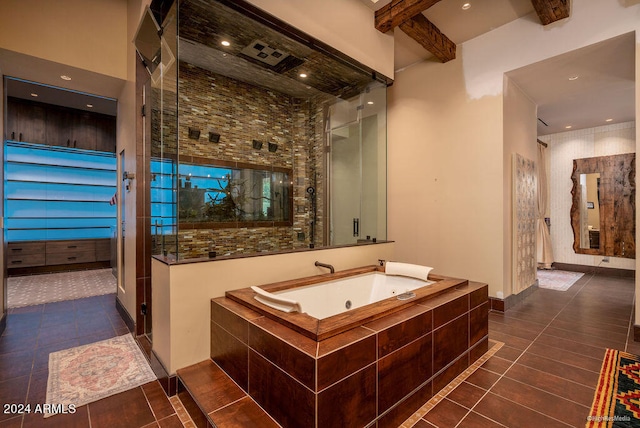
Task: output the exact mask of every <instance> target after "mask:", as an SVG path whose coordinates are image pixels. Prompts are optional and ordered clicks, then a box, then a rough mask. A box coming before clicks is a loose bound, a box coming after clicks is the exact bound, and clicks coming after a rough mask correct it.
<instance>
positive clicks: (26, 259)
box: [7, 252, 45, 269]
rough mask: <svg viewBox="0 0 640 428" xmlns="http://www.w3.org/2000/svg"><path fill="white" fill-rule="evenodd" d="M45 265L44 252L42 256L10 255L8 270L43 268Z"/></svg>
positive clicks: (8, 257)
mask: <svg viewBox="0 0 640 428" xmlns="http://www.w3.org/2000/svg"><path fill="white" fill-rule="evenodd" d="M44 264H45V257H44V252H41V253H40V254H18V255H13V254H9V255H8V256H7V268H9V269H11V268H17V267H31V266H43V265H44Z"/></svg>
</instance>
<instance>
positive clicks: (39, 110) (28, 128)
mask: <svg viewBox="0 0 640 428" xmlns="http://www.w3.org/2000/svg"><path fill="white" fill-rule="evenodd" d="M7 110H8V112H11V113H10V114H7V129H6V132H5V136H6V139H7V140H13V141H26V142H29V143H37V144H45V142H46V133H45V123H46V112H45V108H44V107H43V106H42V105H39V104H36V103H29V102H26V101H22V100H19V99H17V98H11V97H10V98H8V99H7Z"/></svg>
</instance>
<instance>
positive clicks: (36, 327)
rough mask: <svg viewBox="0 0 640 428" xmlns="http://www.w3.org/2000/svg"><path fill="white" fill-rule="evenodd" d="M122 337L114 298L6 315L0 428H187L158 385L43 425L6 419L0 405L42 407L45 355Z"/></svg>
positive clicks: (37, 419) (0, 352)
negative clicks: (24, 404) (183, 427)
mask: <svg viewBox="0 0 640 428" xmlns="http://www.w3.org/2000/svg"><path fill="white" fill-rule="evenodd" d="M126 333H129V330H128V328H127V326H126V325H125V323H124V321H123V320H122V318H121V317H120V314H119V313H118V311H117V310H116V307H115V294H107V295H102V296H95V297H88V298H84V299H77V300H68V301H64V302H54V303H46V304H42V305H35V306H27V307H23V308H15V309H10V310H9V314H8V316H7V327H6V329H5V331H4V333H3V334H2V336H1V337H0V403H1V404H2V405H3V409H2V410H3V411H2V412H1V413H0V427H3V428H4V427H24V428H27V427H65V428H67V427H92V428H97V427H109V428H111V427H123V428H125V427H126V428H132V427H142V426H145V427H162V428H173V427H182V426H189V425H188V421H187V420H186V419H184V418H185V415H181V414H180V413H179V410H180V409H181V406H180V405H179V402H174V401H170V400H169V399H168V398H167V397H166V395H165V393H164V391H163V389H162V387H161V386H160V383H158V382H157V381H154V382H150V383H147V384H145V385H143V386H141V387H138V388H134V389H131V390H129V391H126V392H123V393H121V394H117V395H114V396H111V397H108V398H105V399H103V400H100V401H97V402H95V403H91V404H88V405H86V406H82V407H79V408H78V409H77V412H76V413H75V414H67V415H58V416H53V417H50V418H46V419H44V418H43V415H42V414H35V413H31V414H26V415H15V414H11V413H5V408H4V405H5V404H10V403H15V404H18V403H31V404H32V405H33V406H35V405H36V404H43V403H44V402H45V398H46V390H47V378H48V374H49V373H48V360H49V353H50V352H54V351H59V350H61V349H67V348H72V347H74V346H79V345H84V344H87V343H92V342H97V341H100V340H104V339H108V338H111V337H115V336H120V335H122V334H126ZM182 420H184V421H185V424H183V423H182V422H181V421H182Z"/></svg>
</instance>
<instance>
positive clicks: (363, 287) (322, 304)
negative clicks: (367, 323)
mask: <svg viewBox="0 0 640 428" xmlns="http://www.w3.org/2000/svg"><path fill="white" fill-rule="evenodd" d="M431 284H433V281H423V280H421V279H416V278H408V277H403V276H391V275H386V274H384V273H382V272H372V273H367V274H364V275H357V276H352V277H347V278H341V279H337V280H333V281H327V282H322V283H319V284H313V285H307V286H304V287H297V288H294V289H291V290H285V291H279V292H274V293H268V292H266V291H264V290H262V289H261V288H259V287H252V289H253V291H255V292H256V296H255V298H256V300H258V301H259V302H260V303H263V304H265V305H268V306H271V307H273V308H275V309H279V310H281V311H284V312H302V313H306V314H308V315H311V316H312V317H314V318H317V319H319V320H321V319H324V318H328V317H330V316H333V315H337V314H339V313H342V312H344V311H347V310H351V309H356V308H360V307H362V306H365V305H368V304H371V303H375V302H379V301H380V300H383V299H388V298H389V297H393V296H397V297H398V299H400V300H402V299H407V300H408V299H410V298H412V297H415V294H413V293H410V292H411V291H413V290H416V289H418V288H421V287H425V286H428V285H431Z"/></svg>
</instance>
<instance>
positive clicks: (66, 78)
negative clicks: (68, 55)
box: [60, 74, 71, 80]
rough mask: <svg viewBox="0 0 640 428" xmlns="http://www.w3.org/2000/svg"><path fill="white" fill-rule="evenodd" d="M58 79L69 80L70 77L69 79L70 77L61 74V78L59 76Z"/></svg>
mask: <svg viewBox="0 0 640 428" xmlns="http://www.w3.org/2000/svg"><path fill="white" fill-rule="evenodd" d="M60 78H61V79H62V80H71V77H70V76H67V75H66V74H63V75H62V76H60Z"/></svg>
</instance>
